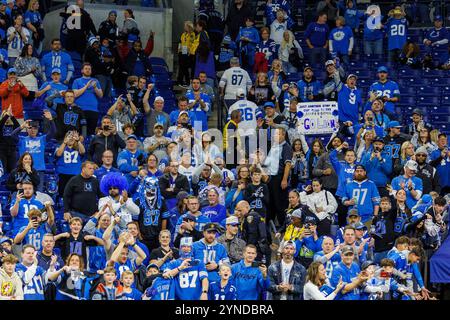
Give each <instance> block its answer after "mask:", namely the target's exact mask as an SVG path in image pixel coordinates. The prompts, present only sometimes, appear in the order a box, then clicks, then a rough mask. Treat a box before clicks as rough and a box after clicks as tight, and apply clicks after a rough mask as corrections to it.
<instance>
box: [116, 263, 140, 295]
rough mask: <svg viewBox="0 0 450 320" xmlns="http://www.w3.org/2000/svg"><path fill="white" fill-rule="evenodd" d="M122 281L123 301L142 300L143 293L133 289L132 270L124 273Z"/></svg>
mask: <svg viewBox="0 0 450 320" xmlns="http://www.w3.org/2000/svg"><path fill="white" fill-rule="evenodd" d="M120 281H121V282H122V285H123V297H122V300H141V297H142V292H140V291H139V290H137V289H135V288H132V287H131V286H132V285H133V284H134V274H133V272H131V271H130V270H126V271H124V272H122V276H121V277H120Z"/></svg>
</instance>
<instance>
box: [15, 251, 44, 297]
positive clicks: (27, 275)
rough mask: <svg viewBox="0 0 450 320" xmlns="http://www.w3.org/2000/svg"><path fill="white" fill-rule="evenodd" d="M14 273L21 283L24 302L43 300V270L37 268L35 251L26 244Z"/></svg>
mask: <svg viewBox="0 0 450 320" xmlns="http://www.w3.org/2000/svg"><path fill="white" fill-rule="evenodd" d="M16 272H17V274H18V275H19V277H20V278H21V279H22V282H23V293H24V300H44V299H45V298H44V286H45V284H46V281H45V270H44V269H42V268H41V267H39V266H38V259H37V251H36V249H35V248H34V247H33V246H32V245H30V244H27V245H25V246H23V248H22V262H21V263H19V264H17V265H16Z"/></svg>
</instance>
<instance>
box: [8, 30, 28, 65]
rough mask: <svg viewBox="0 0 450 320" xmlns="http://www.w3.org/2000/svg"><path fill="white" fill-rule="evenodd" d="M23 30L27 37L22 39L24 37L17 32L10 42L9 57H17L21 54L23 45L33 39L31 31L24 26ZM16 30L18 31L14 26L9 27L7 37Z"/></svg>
mask: <svg viewBox="0 0 450 320" xmlns="http://www.w3.org/2000/svg"><path fill="white" fill-rule="evenodd" d="M22 30H23V33H24V34H25V36H26V39H22V37H21V36H20V35H19V34H18V33H16V35H15V37H14V38H13V39H12V41H11V42H9V43H8V57H9V58H17V57H18V56H20V53H21V52H22V48H23V46H24V45H25V44H26V43H29V42H30V40H31V33H30V31H29V30H28V29H27V28H25V27H22ZM14 32H16V29H15V28H14V27H9V28H8V30H7V32H6V36H7V38H9V37H10V36H11V35H12V34H13V33H14Z"/></svg>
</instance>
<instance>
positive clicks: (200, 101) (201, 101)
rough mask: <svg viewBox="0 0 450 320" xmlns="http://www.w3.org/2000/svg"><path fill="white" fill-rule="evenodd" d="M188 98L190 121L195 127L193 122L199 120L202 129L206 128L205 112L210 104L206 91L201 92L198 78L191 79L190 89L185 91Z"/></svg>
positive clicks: (206, 118)
mask: <svg viewBox="0 0 450 320" xmlns="http://www.w3.org/2000/svg"><path fill="white" fill-rule="evenodd" d="M186 98H188V101H189V105H188V109H189V110H190V115H191V121H192V123H193V125H194V128H197V127H196V125H195V122H197V121H198V122H200V124H201V129H202V131H206V130H208V116H207V112H208V111H209V108H210V106H211V100H210V98H209V96H208V95H207V94H206V93H203V92H201V87H200V79H199V78H194V79H192V91H188V92H187V93H186Z"/></svg>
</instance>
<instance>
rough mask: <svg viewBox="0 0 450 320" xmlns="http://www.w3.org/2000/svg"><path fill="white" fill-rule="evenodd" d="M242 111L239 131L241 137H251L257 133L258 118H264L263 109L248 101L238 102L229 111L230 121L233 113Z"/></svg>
mask: <svg viewBox="0 0 450 320" xmlns="http://www.w3.org/2000/svg"><path fill="white" fill-rule="evenodd" d="M234 110H240V111H241V122H239V126H238V128H239V129H238V131H239V133H240V135H241V136H249V135H252V134H255V132H256V117H257V116H259V117H261V118H263V117H264V115H263V113H262V111H261V109H260V108H259V107H258V106H257V105H256V104H255V103H254V102H251V101H248V100H238V101H236V102H235V103H233V104H232V105H231V107H230V109H228V120H230V118H231V112H233V111H234Z"/></svg>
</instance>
